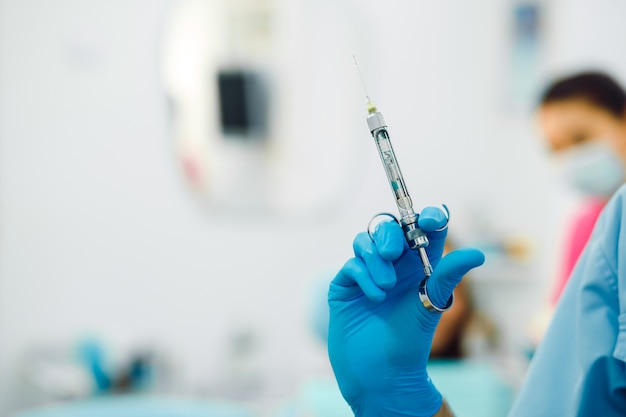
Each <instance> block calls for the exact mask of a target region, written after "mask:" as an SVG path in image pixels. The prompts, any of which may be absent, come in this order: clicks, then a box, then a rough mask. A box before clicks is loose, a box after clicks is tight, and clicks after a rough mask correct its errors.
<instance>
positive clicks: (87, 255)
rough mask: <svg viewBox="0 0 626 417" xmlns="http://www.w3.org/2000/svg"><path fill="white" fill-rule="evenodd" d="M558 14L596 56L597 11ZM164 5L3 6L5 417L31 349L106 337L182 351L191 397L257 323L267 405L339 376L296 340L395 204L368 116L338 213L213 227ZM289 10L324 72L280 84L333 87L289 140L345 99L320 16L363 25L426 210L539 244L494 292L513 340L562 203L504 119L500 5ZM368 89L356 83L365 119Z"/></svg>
mask: <svg viewBox="0 0 626 417" xmlns="http://www.w3.org/2000/svg"><path fill="white" fill-rule="evenodd" d="M565 3H567V2H560V3H557V5H555V6H552V7H551V9H550V10H551V19H552V20H551V22H555V26H554V29H553V30H552V32H550V38H549V40H550V42H551V43H550V51H552V52H551V55H550V56H551V59H554V62H555V64H554V65H555V66H557V64H556V63H558V65H559V66H561V65H565V64H567V65H570V63H571V62H582V61H585V59H587V57H585V56H583V52H580V51H579V49H578V48H577V44H576V43H574V42H572V40H571V39H572V38H571V37H570V35H572V36H573V35H574V34H575V33H576V30H573V28H578V27H581V26H580V25H578V24H577V22H579V21H580V20H582V19H583V18H585V19H587V18H588V19H594V21H592V22H591V23H588V27H590V29H589V33H588V36H589V38H593V36H596V35H597V36H599V37H602V36H605V35H604V33H605V32H602V31H600V32H598V31H594V30H593V29H592V28H593V27H597V26H598V25H601V24H602V23H603V22H604V20H603V19H604V17H603V16H605V15H604V14H601V13H600V12H597V14H587V13H582V12H581V13H573V12H572V13H561V12H562V11H563V10H565V9H568V10H569V3H568V5H566V4H565ZM583 3H584V2H577V3H576V4H577V6H576V7H578V8H580V9H581V10H582V8H583V7H584V6H583ZM615 3H617V2H611V1H608V0H605V1H603V2H602V4H601V5H600V3H599V2H594V5H593V6H590V7H591V8H593V9H598V10H606V11H607V15H611V16H619V15H624V12H626V10H624V9H625V8H626V6H623V5H621V4H615ZM167 4H168V2H167V1H166V0H160V1H154V0H133V1H127V0H116V1H104V0H102V1H97V0H93V1H90V2H85V1H81V0H58V1H56V2H46V1H42V0H0V341H1V346H2V347H1V350H0V355H1V356H0V383H1V385H0V414H3V412H6V410H9V409H10V408H11V407H13V406H15V405H16V404H17V403H18V402H19V399H17V398H15V397H13V398H12V399H10V398H11V394H12V393H14V390H13V388H12V384H11V379H10V378H13V376H14V374H13V372H14V365H15V363H16V361H17V359H18V358H19V355H20V353H22V352H23V350H24V349H25V348H27V347H29V346H31V345H32V344H34V343H38V342H50V341H53V342H54V341H57V342H60V341H64V340H69V339H71V338H75V337H77V336H79V335H81V334H83V333H85V332H95V331H97V332H98V334H100V335H102V336H103V337H105V338H106V339H107V340H108V341H109V342H110V344H111V345H112V346H113V347H114V349H116V350H118V351H124V350H125V349H127V348H129V347H130V346H132V345H133V344H136V343H141V342H145V341H156V342H157V343H159V344H161V345H164V346H167V347H169V348H170V349H172V350H174V351H175V352H177V356H178V358H179V360H180V363H181V365H182V367H183V371H184V381H185V384H184V387H185V388H186V389H188V390H190V391H191V392H198V391H200V390H201V387H202V386H205V385H206V384H207V383H209V382H211V380H210V377H209V376H207V375H209V374H211V372H212V370H214V369H215V366H216V364H217V362H218V361H219V359H220V357H219V355H220V354H221V349H223V341H224V340H225V338H226V337H227V336H228V335H229V328H230V327H232V326H234V325H239V324H241V323H245V324H246V325H248V326H250V327H252V328H253V329H255V330H256V331H258V332H259V333H260V334H262V335H263V343H264V344H263V347H264V349H263V353H262V354H263V355H264V357H265V359H266V361H265V363H266V364H267V365H268V366H270V367H272V368H273V369H274V371H273V374H272V378H273V379H272V381H271V384H272V389H273V390H275V393H276V395H279V394H280V393H281V392H282V393H283V394H284V393H287V392H288V391H289V390H290V387H289V386H287V384H289V383H291V382H292V381H295V380H301V379H302V378H304V377H306V376H307V375H312V374H314V373H318V372H327V367H326V365H325V357H324V353H323V349H321V348H319V347H318V346H316V345H314V343H313V342H312V340H311V336H309V333H308V329H307V328H306V327H304V325H303V323H304V321H305V320H306V314H307V312H306V306H307V305H308V302H309V297H308V292H309V289H310V280H311V279H312V277H314V276H317V275H319V274H321V273H322V271H325V270H328V269H331V270H334V269H337V268H338V267H339V266H340V265H341V264H342V263H343V261H344V260H345V259H347V258H348V257H349V256H350V246H351V240H352V238H353V236H354V234H355V233H356V232H357V231H359V230H361V229H363V227H364V226H365V225H366V223H367V221H368V220H369V217H370V216H371V215H372V214H373V213H375V212H378V211H383V210H393V205H392V201H391V199H390V195H389V191H388V189H387V187H388V185H387V184H386V182H385V179H384V176H383V172H382V168H381V167H380V162H379V161H378V156H377V155H376V152H375V150H374V146H373V144H372V143H371V142H370V141H369V140H368V136H367V135H368V132H367V130H366V128H365V122H364V120H361V119H358V120H357V119H356V118H355V116H354V112H353V111H352V110H350V116H349V117H346V119H345V122H344V123H350V124H356V123H360V124H362V125H363V126H362V128H361V127H360V126H359V128H355V129H354V130H353V131H354V132H355V133H354V134H355V135H356V136H357V137H355V138H348V139H347V140H350V141H352V142H351V143H352V145H351V146H353V152H354V153H355V155H357V156H358V159H355V160H354V161H353V163H352V164H351V165H350V166H348V167H347V168H346V170H347V171H349V172H347V173H346V177H345V178H346V179H347V181H349V182H348V183H347V184H346V188H345V189H344V192H343V194H340V195H339V196H338V197H337V203H336V204H335V205H334V206H333V207H332V212H331V213H316V214H311V215H310V216H306V217H304V218H303V217H302V216H287V217H286V218H285V219H280V218H276V217H272V218H266V217H262V216H256V215H254V214H251V215H250V218H249V219H248V220H246V221H243V222H242V221H241V219H239V218H237V219H233V218H231V217H228V216H226V215H223V214H222V215H214V216H209V215H207V213H205V212H203V211H202V209H201V208H200V207H199V205H197V204H196V202H195V201H194V199H193V198H192V196H191V195H190V194H188V193H187V191H186V189H185V187H184V184H183V181H182V178H181V174H180V172H179V170H178V166H177V162H176V160H175V158H174V152H173V143H172V141H171V138H170V136H169V131H168V129H169V126H168V112H167V105H166V100H165V98H164V95H163V92H162V89H161V86H160V84H159V66H158V62H159V46H160V41H161V39H160V35H161V33H160V29H161V28H162V26H163V22H164V18H165V17H166V8H167ZM285 4H288V3H285ZM291 4H292V6H291V7H293V8H294V9H293V10H292V13H293V14H295V15H296V16H297V18H298V19H300V21H299V22H300V23H302V24H303V25H304V26H298V28H299V29H298V32H297V33H295V34H294V39H293V40H292V43H293V44H294V46H296V47H297V45H298V42H302V45H307V46H308V47H311V46H313V48H311V49H298V50H294V51H293V52H294V56H295V57H305V58H306V61H307V62H315V65H316V66H317V67H316V68H317V70H306V69H305V70H303V72H298V71H297V68H298V67H299V66H300V65H299V64H300V62H297V61H294V62H292V63H291V65H292V68H293V69H294V71H293V73H291V74H290V76H291V77H293V78H291V79H289V80H288V82H289V84H290V85H294V86H301V87H300V88H302V85H305V86H306V85H311V83H312V85H315V86H316V88H318V89H320V90H319V91H318V94H316V95H314V97H315V99H314V100H313V101H312V102H311V101H307V99H310V97H309V96H307V97H294V100H295V99H298V100H299V101H300V102H301V103H303V104H302V106H307V107H306V108H307V109H311V112H310V113H309V114H314V115H315V117H306V116H307V111H305V110H301V111H300V113H298V112H297V111H294V113H292V114H289V113H286V114H285V118H288V120H294V121H296V122H297V124H294V125H292V126H290V127H289V128H290V129H292V131H293V132H294V134H303V135H306V134H307V133H306V132H308V131H309V130H311V128H313V130H312V131H316V130H315V129H314V128H316V125H315V123H317V122H319V120H320V117H318V116H317V114H316V113H313V112H316V111H318V109H323V108H324V104H325V102H324V101H323V100H333V94H334V90H333V89H332V88H331V87H332V86H333V83H334V82H336V80H332V79H323V80H320V79H318V78H316V77H318V76H319V74H324V77H328V78H330V77H332V72H331V71H330V69H332V68H335V67H336V62H328V61H326V59H327V57H326V56H325V55H324V51H325V48H324V46H325V45H326V43H327V42H332V39H333V37H334V36H344V34H342V33H341V32H340V31H339V30H338V29H335V30H337V32H336V33H332V34H326V36H318V35H319V30H322V29H323V28H324V16H325V15H326V14H328V13H332V14H333V15H334V16H335V19H341V18H346V16H347V17H348V18H349V17H352V18H353V19H355V21H354V22H351V25H350V26H351V27H361V28H367V30H365V29H363V32H362V33H360V34H357V35H356V36H353V38H354V45H353V48H348V46H350V45H349V44H348V45H347V46H346V49H351V50H346V51H345V52H346V57H347V59H346V63H347V65H350V59H351V55H352V53H355V52H356V53H357V55H359V56H360V57H362V60H361V62H362V66H363V67H364V68H363V69H364V75H366V79H367V81H368V88H369V91H370V94H372V96H373V97H374V98H375V100H376V101H377V103H378V105H379V107H380V108H381V110H382V111H383V112H384V113H385V115H386V118H387V121H388V122H389V123H390V126H391V133H392V135H393V139H394V146H395V147H396V151H397V153H398V155H399V160H400V163H401V164H402V168H403V171H404V174H405V177H406V179H407V183H408V186H409V190H410V191H411V192H412V194H413V196H414V200H415V201H414V202H415V204H416V206H417V207H422V206H424V205H429V204H437V203H440V202H446V203H448V204H449V205H450V207H451V208H452V210H453V214H454V215H455V220H454V221H455V223H454V224H455V225H456V226H457V227H458V228H459V230H460V231H462V232H463V231H464V232H465V234H466V235H467V233H469V232H470V231H471V218H472V216H473V215H474V214H475V213H478V212H481V213H483V215H485V214H484V213H487V214H486V216H487V217H488V218H490V219H492V221H493V224H494V227H495V228H496V229H498V230H501V231H503V232H506V233H517V234H523V235H525V236H528V237H530V238H531V239H532V240H533V242H534V244H535V245H536V246H535V249H536V251H537V254H538V255H539V256H538V257H537V258H536V259H535V262H534V263H533V264H532V265H530V266H529V267H528V275H529V278H528V282H525V281H521V282H518V284H516V285H515V286H505V285H502V284H494V285H491V286H488V287H485V288H486V291H490V292H489V293H488V294H489V296H488V300H491V301H494V302H500V304H498V305H509V306H513V307H510V308H508V309H506V310H502V311H501V312H500V317H498V320H499V321H501V322H502V323H503V324H508V325H510V326H512V325H513V323H515V321H517V320H519V319H520V318H523V317H525V315H526V314H527V313H529V312H530V311H531V310H532V309H533V308H534V307H536V305H537V304H538V302H537V301H536V300H538V299H540V297H538V296H537V295H538V293H541V292H542V291H543V290H544V289H545V284H541V283H542V282H544V281H545V279H546V277H547V276H549V275H550V274H551V273H552V272H553V271H552V269H553V268H554V265H553V263H552V261H551V259H553V258H554V250H553V249H552V247H553V246H552V245H553V243H554V241H555V240H556V239H555V238H554V237H553V232H554V230H556V229H557V222H556V218H557V215H556V213H557V211H558V209H560V208H561V206H560V205H559V204H560V200H558V199H554V198H553V197H551V193H552V185H553V184H552V183H551V182H550V181H546V175H547V174H548V171H547V169H545V166H544V162H545V161H544V160H543V158H542V156H541V153H540V147H539V145H538V142H537V141H536V140H535V138H534V136H533V131H532V128H531V126H529V124H528V119H527V116H526V115H520V114H516V113H510V112H508V111H507V110H506V109H504V108H503V107H504V106H503V104H502V99H501V92H500V88H501V83H502V72H503V71H504V66H505V65H506V62H505V59H506V58H503V50H505V48H506V44H505V37H504V33H505V29H506V26H505V24H506V16H507V8H506V7H507V4H506V3H505V2H499V1H496V0H482V1H478V2H464V1H458V2H454V3H449V2H448V3H446V2H427V1H419V2H415V1H400V0H392V1H386V2H385V4H384V7H381V5H380V3H379V2H375V1H366V2H363V1H360V2H357V1H348V0H346V1H344V2H336V1H312V2H304V1H302V2H291ZM294 4H295V5H294ZM609 10H610V12H609ZM615 10H619V11H620V13H618V12H616V11H615ZM310 16H314V17H315V19H311V18H309V17H310ZM337 16H339V17H337ZM294 26H297V25H294ZM583 26H585V25H583ZM331 27H332V26H331ZM585 27H587V26H585ZM621 27H622V26H620V28H621ZM294 30H295V29H294ZM623 31H624V29H621V30H620V31H619V32H621V33H618V34H617V35H618V36H612V34H611V42H608V43H604V42H599V43H597V44H592V43H590V44H589V47H590V49H589V50H593V57H594V58H598V57H600V58H602V57H610V62H611V63H612V64H611V65H612V66H611V68H620V69H623V71H626V63H625V62H624V58H621V59H618V58H619V52H618V51H619V50H620V49H618V48H617V45H618V43H617V40H618V39H623V37H624V33H623ZM581 36H582V35H581ZM606 36H609V35H608V34H606ZM620 36H621V38H620ZM575 39H578V37H577V38H575ZM585 39H588V38H585ZM598 39H599V41H601V40H602V39H600V38H598ZM588 42H591V41H588ZM592 46H593V48H592ZM560 54H561V55H560ZM559 56H561V58H559ZM598 59H599V58H598ZM607 62H609V61H607ZM305 68H306V67H305ZM324 70H326V71H324ZM356 88H358V80H355V94H357V95H356V96H355V98H354V100H353V103H354V106H360V105H362V97H361V96H360V95H358V94H359V93H358V90H357V89H356ZM299 91H303V92H306V91H307V88H302V90H299ZM303 94H304V93H303ZM294 115H295V117H293V118H292V117H291V116H294ZM333 120H335V119H333ZM294 123H295V122H294ZM334 123H336V122H334ZM344 127H345V126H344ZM348 130H351V129H348ZM331 132H332V131H331ZM359 136H361V137H362V141H360V140H359ZM310 140H315V137H310ZM311 157H312V158H314V159H317V160H318V161H319V165H318V168H317V169H319V170H320V176H321V171H322V170H323V169H324V150H323V149H319V148H313V149H312V150H311ZM348 188H349V189H348ZM553 201H554V202H555V204H552V202H553ZM466 237H467V236H466ZM544 249H545V250H546V251H547V252H546V253H545V255H544V256H541V255H542V251H543V250H544ZM520 288H521V289H520ZM515 294H518V295H517V296H516V295H515ZM519 294H521V295H519ZM533 300H534V301H533ZM516 331H517V329H515V328H512V330H511V332H516ZM292 385H293V384H292Z"/></svg>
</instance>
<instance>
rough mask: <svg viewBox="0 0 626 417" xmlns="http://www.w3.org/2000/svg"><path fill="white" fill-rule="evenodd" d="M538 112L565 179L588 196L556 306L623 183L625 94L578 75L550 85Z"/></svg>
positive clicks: (603, 80) (598, 76)
mask: <svg viewBox="0 0 626 417" xmlns="http://www.w3.org/2000/svg"><path fill="white" fill-rule="evenodd" d="M538 113H539V126H540V130H541V133H542V135H543V137H544V138H545V140H546V143H547V145H548V147H549V149H550V150H551V151H552V153H553V154H554V156H556V157H557V158H558V159H560V162H561V169H562V173H561V175H562V176H563V179H565V180H566V181H567V182H568V183H569V184H570V185H571V186H572V187H573V188H575V189H576V190H578V191H579V192H581V193H582V195H583V196H585V197H586V199H585V201H584V202H583V204H582V206H581V207H580V209H579V210H578V212H577V213H576V215H575V217H574V219H573V221H572V223H571V228H570V229H569V231H568V235H567V239H566V242H567V243H566V247H565V248H564V249H565V250H564V254H563V255H564V257H563V264H562V267H561V271H560V275H559V276H558V279H557V281H556V283H555V285H554V289H553V292H552V295H551V298H550V302H551V304H552V306H554V305H555V304H556V302H557V301H558V299H559V297H560V296H561V293H562V292H563V289H564V288H565V284H566V283H567V280H568V278H569V276H570V274H571V273H572V270H573V269H574V265H575V264H576V262H577V261H578V258H579V257H580V254H581V252H582V251H583V248H584V247H585V245H586V244H587V241H588V240H589V236H590V235H591V231H592V230H593V227H594V225H595V223H596V220H597V219H598V216H599V215H600V212H601V211H602V209H603V208H604V206H605V204H606V202H607V201H608V199H609V198H610V197H611V195H613V193H614V192H615V191H616V190H617V189H618V188H619V186H620V185H622V183H623V182H624V172H625V166H626V92H624V89H623V88H622V87H621V86H620V85H619V84H618V83H617V82H616V81H615V80H614V79H613V78H611V77H609V76H608V75H606V74H603V73H599V72H584V73H579V74H576V75H573V76H569V77H566V78H562V79H559V80H556V81H555V82H553V83H552V84H551V85H550V86H548V88H547V89H546V90H545V92H544V93H543V95H542V97H541V101H540V106H539V112H538Z"/></svg>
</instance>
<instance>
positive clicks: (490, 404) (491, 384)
mask: <svg viewBox="0 0 626 417" xmlns="http://www.w3.org/2000/svg"><path fill="white" fill-rule="evenodd" d="M428 375H430V378H431V379H432V380H433V383H434V384H435V386H436V387H437V389H438V390H439V391H440V392H441V394H442V395H443V397H444V398H445V399H446V401H447V402H448V404H449V405H450V407H451V408H452V410H453V411H454V412H455V413H456V414H457V415H459V416H462V417H504V416H506V415H507V414H508V412H509V409H510V408H511V405H512V403H513V390H512V388H510V387H509V386H508V385H506V384H505V383H504V382H503V381H502V379H501V378H500V377H499V376H498V374H497V373H496V371H495V370H494V368H493V365H490V364H488V363H480V362H476V363H475V362H458V361H431V362H430V363H429V364H428Z"/></svg>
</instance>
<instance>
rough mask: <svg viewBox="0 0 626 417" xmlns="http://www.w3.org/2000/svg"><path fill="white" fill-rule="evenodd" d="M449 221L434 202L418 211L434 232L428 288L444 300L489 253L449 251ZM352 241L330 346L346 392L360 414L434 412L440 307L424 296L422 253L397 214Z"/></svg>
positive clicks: (336, 286) (334, 288)
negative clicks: (431, 371) (431, 307)
mask: <svg viewBox="0 0 626 417" xmlns="http://www.w3.org/2000/svg"><path fill="white" fill-rule="evenodd" d="M446 223H447V218H446V216H445V215H444V213H443V212H442V211H441V210H439V209H437V208H434V207H429V208H426V209H424V210H423V211H422V213H421V215H420V217H419V219H418V224H419V227H420V228H421V229H422V230H424V232H426V234H427V236H428V239H429V240H430V244H429V246H428V247H427V253H428V257H429V259H430V261H431V263H432V266H433V268H434V272H433V274H432V276H431V277H430V278H429V279H428V282H427V286H426V290H427V292H428V295H429V296H430V299H431V301H432V302H433V303H434V304H435V305H436V306H437V307H441V308H443V307H444V306H445V305H446V303H447V302H448V299H449V298H450V296H451V295H452V292H453V291H454V288H455V287H456V285H457V284H458V283H459V282H460V281H461V278H462V277H463V275H465V274H466V273H467V272H468V271H469V270H471V269H472V268H475V267H477V266H479V265H482V263H483V262H484V259H485V258H484V255H483V253H482V252H480V251H479V250H476V249H460V250H456V251H454V252H452V253H450V254H448V255H447V256H446V257H444V258H443V259H442V258H441V255H442V252H443V246H444V242H445V238H446V234H447V228H444V229H443V230H439V229H441V228H442V227H444V226H445V225H446ZM353 247H354V254H355V257H354V258H352V259H350V260H348V262H346V264H345V265H344V266H343V268H342V269H341V270H340V271H339V273H338V274H337V276H336V277H335V278H334V279H333V281H332V283H331V284H330V289H329V293H328V301H329V305H330V323H329V334H328V352H329V356H330V361H331V364H332V367H333V371H334V372H335V377H336V378H337V382H338V383H339V388H340V389H341V393H342V394H343V396H344V398H345V399H346V401H347V402H348V404H350V406H351V407H352V410H353V412H354V414H355V416H357V417H382V416H384V417H395V416H413V417H431V416H433V415H434V414H435V413H436V412H437V411H438V410H439V408H440V407H441V404H442V398H441V394H440V393H439V392H438V391H437V389H436V388H435V387H434V385H433V384H432V382H431V381H430V378H429V377H428V374H427V372H426V363H427V361H428V357H429V354H430V348H431V345H432V339H433V334H434V332H435V328H436V327H437V323H438V322H439V318H440V316H441V313H438V312H431V311H428V310H427V309H426V308H425V307H424V306H423V305H422V303H421V301H420V300H419V297H418V287H419V284H420V282H421V281H422V280H423V279H424V272H423V269H422V263H421V261H420V258H419V256H418V254H417V252H416V251H413V250H409V248H408V245H407V243H406V240H405V238H404V235H403V232H402V229H401V228H400V226H399V225H398V224H397V223H395V222H393V221H389V222H384V223H380V224H379V225H378V227H377V229H376V231H375V232H374V233H373V241H372V238H370V236H369V234H368V233H366V232H363V233H360V234H358V235H357V236H356V238H355V240H354V245H353ZM444 314H445V313H444Z"/></svg>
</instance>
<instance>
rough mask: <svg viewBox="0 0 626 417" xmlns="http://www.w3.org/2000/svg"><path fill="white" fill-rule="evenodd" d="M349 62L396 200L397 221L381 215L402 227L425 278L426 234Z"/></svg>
mask: <svg viewBox="0 0 626 417" xmlns="http://www.w3.org/2000/svg"><path fill="white" fill-rule="evenodd" d="M353 58H354V65H355V66H356V68H357V71H358V72H359V78H360V79H361V83H362V84H363V90H364V91H365V98H366V103H367V113H368V115H367V125H368V126H369V129H370V132H371V134H372V137H373V138H374V142H375V143H376V147H377V148H378V153H379V154H380V159H381V161H382V163H383V167H384V168H385V173H386V174H387V179H388V180H389V185H390V186H391V190H392V192H393V196H394V198H395V200H396V206H398V211H399V212H400V220H399V221H398V220H397V219H396V217H395V216H393V215H391V214H387V213H385V214H384V215H387V216H390V217H392V218H393V219H394V220H395V221H398V223H399V224H400V225H401V226H402V230H403V231H404V237H405V238H406V241H407V243H408V244H409V248H410V249H412V250H417V252H418V254H419V257H420V259H421V260H422V264H423V266H424V275H425V276H426V278H428V277H430V276H431V275H432V273H433V267H432V266H431V264H430V260H429V259H428V255H427V254H426V247H427V246H428V237H426V233H424V231H423V230H422V229H420V228H419V226H418V224H417V219H418V218H419V213H416V212H415V211H414V210H413V202H412V201H411V197H410V196H409V192H408V190H407V188H406V185H405V183H404V178H403V177H402V172H401V171H400V166H399V165H398V161H397V159H396V155H395V153H394V151H393V147H392V146H391V139H390V137H389V132H388V131H387V124H386V123H385V119H384V117H383V115H382V113H381V112H379V111H378V109H377V108H376V106H375V105H374V102H373V101H372V99H371V98H370V96H369V94H368V93H367V88H366V87H365V82H364V81H363V76H362V75H361V69H360V68H359V64H358V62H357V60H356V56H353ZM444 208H445V207H444ZM376 217H378V216H375V217H374V219H375V218H376ZM374 219H372V220H374ZM370 224H371V222H370ZM368 230H369V227H368Z"/></svg>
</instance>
